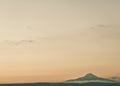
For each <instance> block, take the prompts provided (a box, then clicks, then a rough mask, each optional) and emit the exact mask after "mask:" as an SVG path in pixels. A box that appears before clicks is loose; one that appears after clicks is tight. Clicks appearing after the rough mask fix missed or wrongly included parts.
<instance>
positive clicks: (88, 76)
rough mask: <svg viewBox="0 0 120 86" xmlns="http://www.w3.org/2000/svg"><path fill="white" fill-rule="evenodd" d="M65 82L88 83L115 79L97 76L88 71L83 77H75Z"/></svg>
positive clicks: (108, 81) (109, 81) (106, 81)
mask: <svg viewBox="0 0 120 86" xmlns="http://www.w3.org/2000/svg"><path fill="white" fill-rule="evenodd" d="M65 82H67V83H89V82H99V83H114V82H115V81H113V80H110V79H107V78H102V77H98V76H96V75H94V74H92V73H88V74H86V75H85V76H83V77H80V78H76V79H70V80H67V81H65Z"/></svg>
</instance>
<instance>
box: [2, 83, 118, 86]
mask: <svg viewBox="0 0 120 86" xmlns="http://www.w3.org/2000/svg"><path fill="white" fill-rule="evenodd" d="M0 86H120V83H30V84H0Z"/></svg>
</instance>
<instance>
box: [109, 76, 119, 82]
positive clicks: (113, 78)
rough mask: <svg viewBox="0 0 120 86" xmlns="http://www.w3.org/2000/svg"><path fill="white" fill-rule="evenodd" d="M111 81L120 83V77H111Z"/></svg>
mask: <svg viewBox="0 0 120 86" xmlns="http://www.w3.org/2000/svg"><path fill="white" fill-rule="evenodd" d="M110 79H111V80H114V81H117V82H120V77H118V76H114V77H110Z"/></svg>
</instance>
